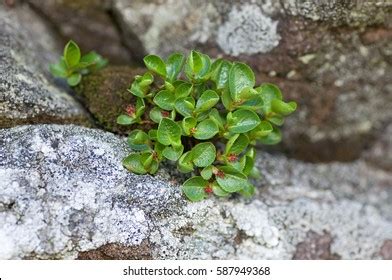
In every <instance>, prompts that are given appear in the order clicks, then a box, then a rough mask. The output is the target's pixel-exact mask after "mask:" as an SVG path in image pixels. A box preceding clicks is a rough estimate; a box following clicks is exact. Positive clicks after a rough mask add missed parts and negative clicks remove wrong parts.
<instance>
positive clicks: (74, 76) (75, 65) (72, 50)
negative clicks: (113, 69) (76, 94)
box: [50, 40, 108, 86]
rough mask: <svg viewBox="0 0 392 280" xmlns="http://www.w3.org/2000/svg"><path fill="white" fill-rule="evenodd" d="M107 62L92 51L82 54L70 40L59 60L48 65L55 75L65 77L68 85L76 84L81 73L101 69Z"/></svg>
mask: <svg viewBox="0 0 392 280" xmlns="http://www.w3.org/2000/svg"><path fill="white" fill-rule="evenodd" d="M107 62H108V61H107V60H106V59H104V58H103V57H102V56H101V55H99V54H97V53H96V52H94V51H91V52H89V53H87V54H85V55H82V54H81V52H80V48H79V46H78V45H77V44H76V43H75V42H74V41H72V40H71V41H69V42H68V43H67V44H66V45H65V47H64V53H63V56H61V58H60V60H59V62H57V63H56V64H51V65H50V72H51V73H52V75H53V76H55V77H60V78H64V79H67V83H68V84H69V85H70V86H76V85H78V84H79V83H80V81H81V79H82V76H83V75H86V74H88V73H90V72H92V71H95V70H99V69H101V68H102V67H104V66H105V65H106V64H107Z"/></svg>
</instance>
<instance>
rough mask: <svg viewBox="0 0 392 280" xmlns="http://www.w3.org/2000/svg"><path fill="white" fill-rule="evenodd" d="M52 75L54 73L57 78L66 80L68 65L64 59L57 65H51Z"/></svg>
mask: <svg viewBox="0 0 392 280" xmlns="http://www.w3.org/2000/svg"><path fill="white" fill-rule="evenodd" d="M49 70H50V73H52V75H53V76H55V77H61V78H66V77H67V65H66V64H65V61H64V59H63V58H61V59H60V61H59V62H58V63H56V64H50V66H49Z"/></svg>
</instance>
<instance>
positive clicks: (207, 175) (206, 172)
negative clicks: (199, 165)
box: [200, 165, 214, 180]
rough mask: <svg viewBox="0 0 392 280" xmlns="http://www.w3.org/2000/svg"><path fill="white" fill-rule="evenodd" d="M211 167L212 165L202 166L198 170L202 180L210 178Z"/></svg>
mask: <svg viewBox="0 0 392 280" xmlns="http://www.w3.org/2000/svg"><path fill="white" fill-rule="evenodd" d="M213 168H214V167H213V166H212V165H209V166H206V167H204V168H203V170H202V171H201V172H200V175H201V177H203V179H204V180H210V179H211V177H212V169H213Z"/></svg>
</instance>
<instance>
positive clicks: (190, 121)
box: [181, 117, 197, 135]
mask: <svg viewBox="0 0 392 280" xmlns="http://www.w3.org/2000/svg"><path fill="white" fill-rule="evenodd" d="M196 124H197V121H196V119H195V118H194V117H186V118H184V119H183V120H182V122H181V125H182V129H183V130H184V133H185V135H190V134H191V129H192V128H195V127H196Z"/></svg>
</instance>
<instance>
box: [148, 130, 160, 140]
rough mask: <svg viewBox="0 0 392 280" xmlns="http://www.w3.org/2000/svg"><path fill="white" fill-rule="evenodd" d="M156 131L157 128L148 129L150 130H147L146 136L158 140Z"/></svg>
mask: <svg viewBox="0 0 392 280" xmlns="http://www.w3.org/2000/svg"><path fill="white" fill-rule="evenodd" d="M157 133H158V130H156V129H150V130H149V131H148V137H149V138H150V139H151V140H153V141H157V140H158V137H157Z"/></svg>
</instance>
